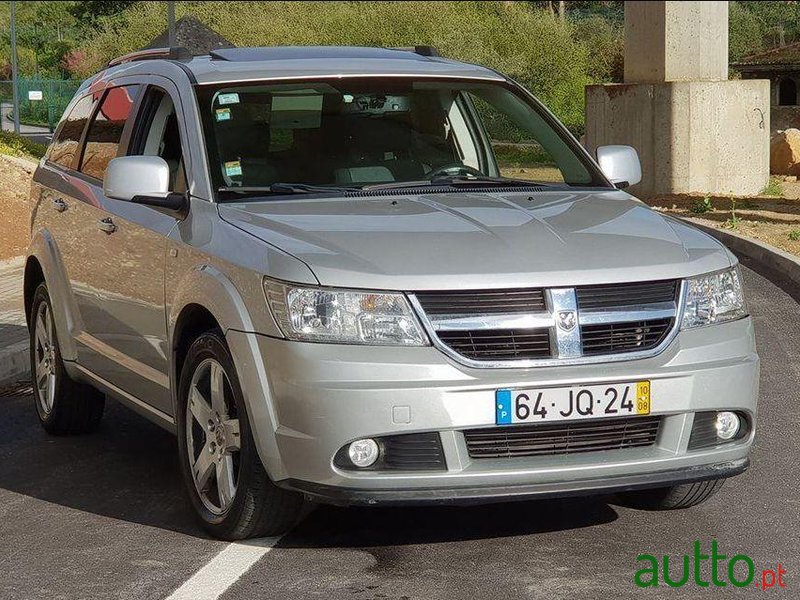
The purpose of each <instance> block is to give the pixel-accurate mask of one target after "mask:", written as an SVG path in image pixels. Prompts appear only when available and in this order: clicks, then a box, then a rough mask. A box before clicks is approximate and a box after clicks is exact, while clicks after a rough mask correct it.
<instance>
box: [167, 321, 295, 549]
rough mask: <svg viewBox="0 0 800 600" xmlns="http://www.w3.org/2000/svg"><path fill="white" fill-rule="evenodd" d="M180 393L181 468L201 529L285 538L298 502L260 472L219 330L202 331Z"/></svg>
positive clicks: (239, 536) (231, 537) (227, 536)
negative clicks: (283, 534)
mask: <svg viewBox="0 0 800 600" xmlns="http://www.w3.org/2000/svg"><path fill="white" fill-rule="evenodd" d="M179 393H180V399H181V406H182V408H181V409H180V410H179V415H178V440H179V448H180V455H181V456H180V458H181V470H182V472H183V474H184V480H185V484H186V488H187V491H188V492H189V497H190V499H191V501H192V505H193V506H194V508H195V511H196V513H197V515H198V516H199V518H200V521H201V523H202V525H203V526H204V527H205V528H206V530H208V531H209V533H211V534H212V535H214V536H215V537H219V538H223V539H227V540H236V539H244V538H249V537H254V536H263V535H277V534H281V533H284V532H286V531H287V530H288V529H289V528H290V527H291V526H292V525H293V524H294V523H295V521H296V519H297V517H298V515H299V513H300V509H301V508H302V505H303V498H302V496H301V495H300V494H297V493H295V492H289V491H286V490H283V489H281V488H279V487H277V486H276V485H275V484H274V483H272V481H270V479H269V476H268V475H267V473H266V471H265V470H264V466H263V465H262V464H261V459H260V458H259V456H258V452H257V451H256V448H255V444H254V442H253V437H252V433H251V430H250V423H249V421H248V418H247V412H246V411H245V408H244V402H243V398H242V392H241V388H240V386H239V380H238V378H237V376H236V370H235V368H234V365H233V359H232V358H231V355H230V352H229V350H228V347H227V345H226V343H225V339H224V338H223V337H222V334H221V333H220V332H218V331H212V332H208V333H204V334H202V335H201V336H200V337H198V338H197V339H196V340H195V341H194V343H193V344H192V345H191V347H190V348H189V351H188V353H187V356H186V361H185V363H184V367H183V370H182V372H181V377H180V390H179Z"/></svg>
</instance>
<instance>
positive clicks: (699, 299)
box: [681, 267, 747, 329]
mask: <svg viewBox="0 0 800 600" xmlns="http://www.w3.org/2000/svg"><path fill="white" fill-rule="evenodd" d="M684 287H685V292H684V294H685V296H684V307H683V319H682V322H681V329H689V328H691V327H702V326H703V325H710V324H711V323H723V322H725V321H731V320H733V319H739V318H741V317H744V316H746V315H747V311H746V309H745V305H744V296H743V295H742V284H741V280H740V277H739V269H738V268H737V267H734V268H732V269H728V270H726V271H719V272H717V273H711V274H709V275H701V276H700V277H692V278H691V279H687V280H686V281H685V282H684Z"/></svg>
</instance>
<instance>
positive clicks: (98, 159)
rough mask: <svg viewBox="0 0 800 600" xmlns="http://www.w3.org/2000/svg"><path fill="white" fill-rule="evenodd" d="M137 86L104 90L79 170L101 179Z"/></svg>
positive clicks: (128, 114)
mask: <svg viewBox="0 0 800 600" xmlns="http://www.w3.org/2000/svg"><path fill="white" fill-rule="evenodd" d="M138 93H139V86H138V85H126V86H122V87H116V88H111V89H109V90H108V91H107V92H106V95H105V97H104V98H103V101H102V103H101V104H100V108H99V109H98V110H97V114H96V115H95V117H94V119H93V120H92V123H91V125H89V131H88V133H87V134H86V148H85V149H84V151H83V159H82V160H81V168H80V170H81V171H82V172H83V173H86V174H87V175H90V176H91V177H96V178H97V179H102V178H103V175H104V174H105V172H106V167H107V166H108V162H109V161H110V160H111V159H112V158H116V156H117V152H118V150H119V142H120V140H121V139H122V130H123V129H125V123H126V122H127V121H128V117H130V114H131V111H132V109H133V104H134V102H135V101H136V96H137V94H138Z"/></svg>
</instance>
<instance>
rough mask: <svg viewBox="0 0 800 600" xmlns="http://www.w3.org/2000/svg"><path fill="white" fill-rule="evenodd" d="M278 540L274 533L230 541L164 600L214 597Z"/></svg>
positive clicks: (195, 599) (226, 588) (245, 571)
mask: <svg viewBox="0 0 800 600" xmlns="http://www.w3.org/2000/svg"><path fill="white" fill-rule="evenodd" d="M280 539H281V536H278V537H268V538H260V539H256V540H248V541H246V542H235V543H232V544H230V545H229V546H228V547H227V548H225V549H224V550H222V551H221V552H220V553H219V554H217V555H216V556H215V557H214V558H212V559H211V561H210V562H208V564H206V565H205V566H204V567H203V568H201V569H200V570H199V571H198V572H197V573H195V574H194V575H192V577H191V578H189V580H188V581H186V583H184V584H183V585H182V586H181V587H179V588H178V589H177V590H175V591H174V592H172V594H170V595H169V596H168V597H167V598H166V600H216V599H217V598H219V597H220V596H221V595H222V594H224V593H225V592H226V591H227V590H228V588H230V587H231V586H232V585H233V584H234V583H236V582H237V581H238V580H239V578H240V577H241V576H242V575H244V574H245V573H247V571H249V570H250V567H252V566H253V565H254V564H255V563H256V562H258V560H259V559H260V558H261V557H263V556H264V555H265V554H266V553H267V552H269V551H270V550H272V548H273V547H274V546H275V544H277V543H278V540H280Z"/></svg>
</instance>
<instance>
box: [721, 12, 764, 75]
mask: <svg viewBox="0 0 800 600" xmlns="http://www.w3.org/2000/svg"><path fill="white" fill-rule="evenodd" d="M728 23H729V26H728V29H729V34H728V56H729V57H730V60H731V62H735V61H737V60H740V59H742V58H744V57H745V56H747V55H748V54H754V53H755V52H760V51H761V50H763V49H764V34H763V31H762V22H761V20H760V19H759V18H758V17H757V16H756V15H755V14H753V13H752V12H751V11H749V10H747V9H746V8H744V7H743V6H742V3H741V2H731V3H730V5H729V9H728Z"/></svg>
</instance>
